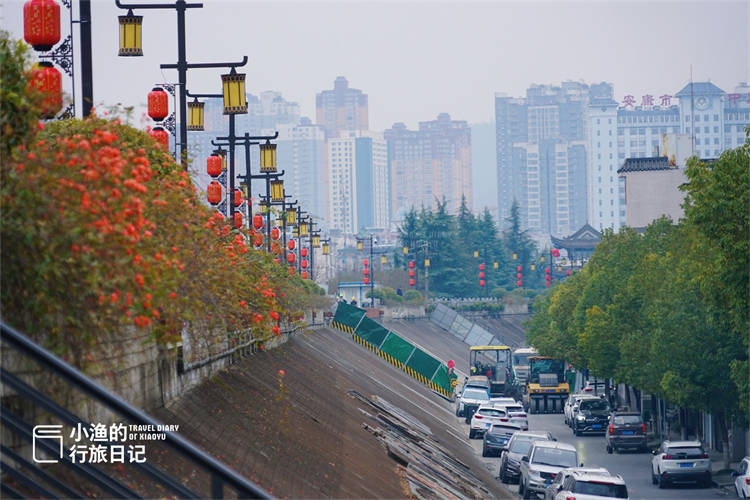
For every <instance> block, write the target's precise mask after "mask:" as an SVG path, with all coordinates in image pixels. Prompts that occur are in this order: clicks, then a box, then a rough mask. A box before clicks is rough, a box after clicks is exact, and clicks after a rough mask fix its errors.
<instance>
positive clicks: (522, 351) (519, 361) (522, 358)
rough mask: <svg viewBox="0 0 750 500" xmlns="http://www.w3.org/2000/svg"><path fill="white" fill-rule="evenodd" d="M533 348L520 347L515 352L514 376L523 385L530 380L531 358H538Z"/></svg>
mask: <svg viewBox="0 0 750 500" xmlns="http://www.w3.org/2000/svg"><path fill="white" fill-rule="evenodd" d="M538 355H539V353H538V352H537V351H536V349H534V348H533V347H519V348H518V349H515V350H514V351H513V375H514V377H515V379H516V382H518V383H519V384H521V385H525V384H526V380H527V379H528V378H529V356H538Z"/></svg>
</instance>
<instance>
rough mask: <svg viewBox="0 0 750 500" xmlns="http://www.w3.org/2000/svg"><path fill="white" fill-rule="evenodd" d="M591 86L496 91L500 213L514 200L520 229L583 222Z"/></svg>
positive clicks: (503, 217)
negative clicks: (515, 94)
mask: <svg viewBox="0 0 750 500" xmlns="http://www.w3.org/2000/svg"><path fill="white" fill-rule="evenodd" d="M589 93H590V90H589V86H588V85H586V84H583V83H578V82H563V83H562V84H561V85H560V86H550V85H532V86H531V87H530V88H529V89H527V91H526V97H525V98H512V97H508V96H506V95H504V94H500V93H499V94H496V95H495V126H496V148H497V171H498V174H497V177H498V178H497V182H498V212H499V217H500V226H501V227H505V226H506V224H507V218H508V217H509V216H510V209H511V206H512V205H513V202H514V201H517V202H518V204H519V208H520V213H521V226H522V227H523V228H524V229H529V230H532V231H539V232H541V233H547V234H553V235H556V236H565V235H568V234H570V233H572V232H574V231H576V230H577V229H578V228H580V227H581V226H583V225H584V224H585V223H586V219H587V198H588V197H587V188H586V169H587V163H588V152H587V150H588V148H587V146H588V144H587V142H586V141H587V126H586V120H587V115H588V113H587V111H588V109H587V108H588V102H589Z"/></svg>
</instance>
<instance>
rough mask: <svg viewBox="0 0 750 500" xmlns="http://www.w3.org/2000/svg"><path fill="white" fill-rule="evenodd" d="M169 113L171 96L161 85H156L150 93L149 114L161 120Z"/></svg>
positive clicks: (156, 120) (158, 120)
mask: <svg viewBox="0 0 750 500" xmlns="http://www.w3.org/2000/svg"><path fill="white" fill-rule="evenodd" d="M168 114H169V96H167V93H166V92H164V89H163V88H161V87H154V88H152V89H151V92H149V93H148V116H150V117H151V119H152V120H154V121H155V122H160V121H162V120H163V119H164V118H166V117H167V115H168Z"/></svg>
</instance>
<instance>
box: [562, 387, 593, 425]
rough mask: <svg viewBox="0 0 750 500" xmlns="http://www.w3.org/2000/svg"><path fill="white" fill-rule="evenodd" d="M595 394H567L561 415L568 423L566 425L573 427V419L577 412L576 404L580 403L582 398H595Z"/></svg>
mask: <svg viewBox="0 0 750 500" xmlns="http://www.w3.org/2000/svg"><path fill="white" fill-rule="evenodd" d="M596 397H597V396H594V395H593V394H580V393H579V394H571V395H570V396H568V399H567V401H565V406H563V415H565V423H566V424H568V426H570V427H573V419H575V418H576V413H577V412H578V405H579V404H580V403H581V401H582V400H583V399H596Z"/></svg>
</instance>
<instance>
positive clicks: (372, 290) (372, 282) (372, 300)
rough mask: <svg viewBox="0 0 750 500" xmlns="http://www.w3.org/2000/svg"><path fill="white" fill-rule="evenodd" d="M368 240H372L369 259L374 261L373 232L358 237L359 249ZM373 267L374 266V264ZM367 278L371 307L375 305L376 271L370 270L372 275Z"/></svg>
mask: <svg viewBox="0 0 750 500" xmlns="http://www.w3.org/2000/svg"><path fill="white" fill-rule="evenodd" d="M367 240H369V241H370V260H369V262H372V261H373V260H372V256H373V246H374V244H373V243H374V240H373V237H372V234H370V236H368V237H367V238H360V237H357V250H360V251H361V250H362V248H363V242H364V241H367ZM365 267H366V266H365ZM373 268H374V266H373ZM367 278H368V280H369V281H370V307H375V273H373V272H370V276H369V277H367ZM365 284H367V283H365Z"/></svg>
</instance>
